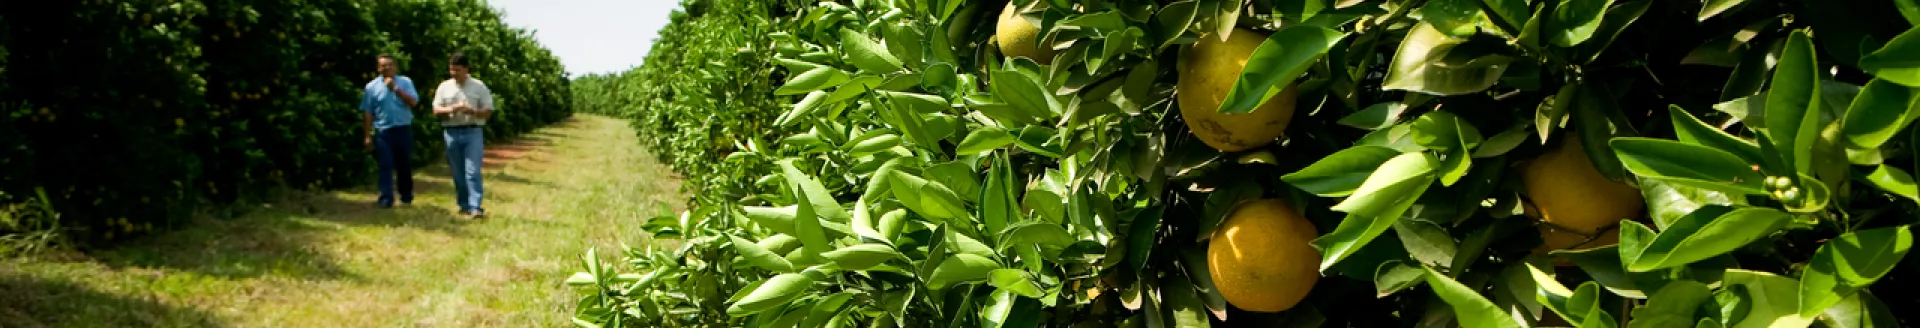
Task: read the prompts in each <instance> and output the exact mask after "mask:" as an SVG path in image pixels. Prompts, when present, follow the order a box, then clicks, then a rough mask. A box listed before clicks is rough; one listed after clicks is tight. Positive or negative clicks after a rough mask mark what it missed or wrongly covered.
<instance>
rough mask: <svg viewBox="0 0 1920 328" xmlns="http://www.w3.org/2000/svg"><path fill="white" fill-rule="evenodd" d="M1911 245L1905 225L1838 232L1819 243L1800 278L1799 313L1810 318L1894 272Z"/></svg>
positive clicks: (1910, 233) (1909, 234) (1911, 237)
mask: <svg viewBox="0 0 1920 328" xmlns="http://www.w3.org/2000/svg"><path fill="white" fill-rule="evenodd" d="M1912 248H1913V233H1912V232H1910V231H1908V228H1907V226H1897V227H1888V228H1879V229H1871V230H1861V231H1855V232H1850V233H1846V234H1841V235H1840V237H1839V238H1834V239H1833V240H1831V241H1828V242H1827V243H1826V244H1825V245H1820V250H1819V251H1816V252H1815V253H1814V255H1813V260H1811V261H1809V262H1808V265H1807V271H1806V273H1805V274H1803V275H1802V276H1801V277H1800V312H1799V313H1800V315H1801V316H1804V317H1812V316H1815V315H1818V314H1820V313H1821V312H1826V310H1827V308H1829V307H1832V306H1833V305H1834V304H1838V303H1840V302H1841V300H1843V299H1845V298H1847V297H1849V296H1852V295H1853V294H1854V293H1855V292H1858V291H1860V290H1861V289H1863V288H1866V287H1867V286H1868V285H1872V284H1873V282H1874V281H1877V280H1880V277H1883V276H1886V274H1887V273H1888V272H1891V271H1893V267H1894V266H1895V265H1897V264H1898V263H1899V262H1900V260H1901V259H1904V258H1906V255H1907V251H1908V250H1911V249H1912Z"/></svg>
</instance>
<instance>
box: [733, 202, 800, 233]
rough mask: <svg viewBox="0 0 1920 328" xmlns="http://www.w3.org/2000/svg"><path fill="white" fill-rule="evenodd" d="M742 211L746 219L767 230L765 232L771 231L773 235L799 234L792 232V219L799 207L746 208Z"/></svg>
mask: <svg viewBox="0 0 1920 328" xmlns="http://www.w3.org/2000/svg"><path fill="white" fill-rule="evenodd" d="M743 209H744V211H743V212H746V216H747V219H750V220H753V223H756V224H759V225H760V227H762V228H767V230H772V231H773V232H774V233H780V234H788V235H798V234H799V233H798V232H796V231H794V230H793V217H794V215H796V214H798V213H797V212H798V211H799V207H796V206H784V207H766V206H747V207H745V208H743Z"/></svg>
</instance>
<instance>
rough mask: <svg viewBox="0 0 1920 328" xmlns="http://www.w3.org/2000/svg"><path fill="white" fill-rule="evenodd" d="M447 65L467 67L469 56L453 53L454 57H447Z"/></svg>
mask: <svg viewBox="0 0 1920 328" xmlns="http://www.w3.org/2000/svg"><path fill="white" fill-rule="evenodd" d="M447 65H460V67H467V54H465V53H458V52H456V53H453V56H452V57H447Z"/></svg>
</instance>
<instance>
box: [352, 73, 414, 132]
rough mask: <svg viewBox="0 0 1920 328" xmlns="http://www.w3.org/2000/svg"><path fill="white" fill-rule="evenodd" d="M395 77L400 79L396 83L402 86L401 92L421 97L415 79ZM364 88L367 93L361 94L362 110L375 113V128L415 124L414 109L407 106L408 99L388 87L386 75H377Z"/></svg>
mask: <svg viewBox="0 0 1920 328" xmlns="http://www.w3.org/2000/svg"><path fill="white" fill-rule="evenodd" d="M394 79H396V80H398V81H395V82H394V84H396V85H397V86H399V87H400V91H401V92H406V93H407V96H410V97H413V99H415V100H419V99H420V93H419V92H418V91H414V88H413V79H409V78H407V77H405V76H396V77H394ZM364 89H365V91H366V92H365V94H364V95H362V96H360V111H362V112H366V113H370V114H373V128H375V129H386V128H391V127H396V126H407V125H412V124H413V109H412V108H409V107H407V103H406V101H405V100H401V99H400V96H399V95H396V94H394V93H393V90H390V89H387V82H386V79H385V78H384V77H376V78H374V79H373V81H368V82H367V86H366V87H365V88H364Z"/></svg>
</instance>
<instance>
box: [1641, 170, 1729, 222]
mask: <svg viewBox="0 0 1920 328" xmlns="http://www.w3.org/2000/svg"><path fill="white" fill-rule="evenodd" d="M1640 194H1641V196H1642V198H1645V199H1646V200H1647V214H1648V216H1649V217H1650V218H1651V219H1653V226H1654V227H1655V228H1658V229H1660V230H1666V229H1667V227H1669V226H1672V225H1673V222H1674V221H1679V220H1680V218H1682V217H1686V216H1687V214H1692V213H1693V211H1694V210H1698V209H1700V207H1701V206H1706V205H1722V206H1732V205H1745V204H1746V201H1745V199H1744V198H1735V197H1731V196H1729V195H1727V193H1723V192H1718V191H1709V190H1704V189H1700V188H1694V187H1688V186H1683V185H1676V184H1672V183H1667V182H1662V181H1660V180H1653V179H1647V180H1641V181H1640Z"/></svg>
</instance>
